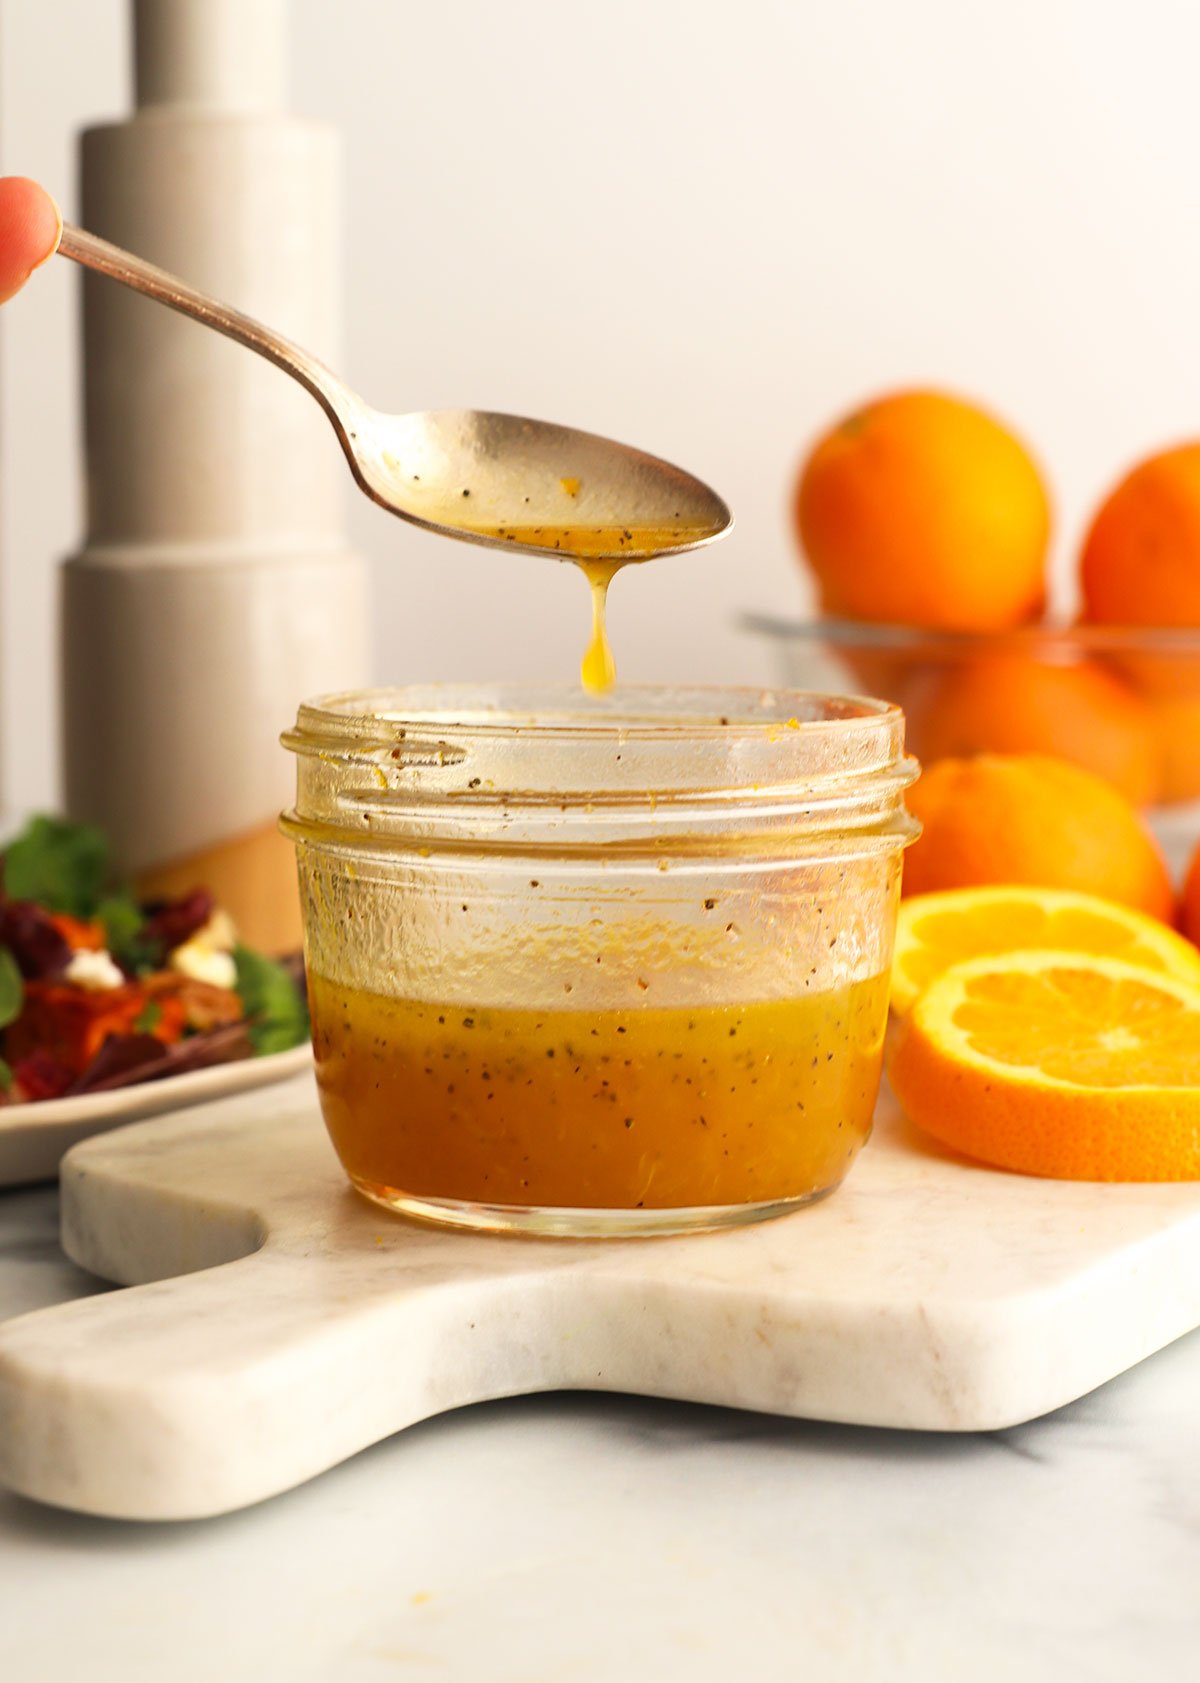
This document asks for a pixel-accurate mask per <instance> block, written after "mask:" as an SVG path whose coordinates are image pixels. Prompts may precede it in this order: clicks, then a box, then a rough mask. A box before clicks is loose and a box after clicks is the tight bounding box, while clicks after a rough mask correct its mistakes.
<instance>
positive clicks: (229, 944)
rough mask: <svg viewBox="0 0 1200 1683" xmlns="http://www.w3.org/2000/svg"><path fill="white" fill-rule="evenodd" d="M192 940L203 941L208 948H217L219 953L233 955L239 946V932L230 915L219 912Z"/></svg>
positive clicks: (216, 912)
mask: <svg viewBox="0 0 1200 1683" xmlns="http://www.w3.org/2000/svg"><path fill="white" fill-rule="evenodd" d="M192 940H193V941H203V942H204V943H205V945H206V946H210V947H215V948H216V950H217V951H218V952H219V953H231V952H232V951H233V949H234V948H235V947H236V946H237V930H236V929H235V928H234V926H233V919H232V918H231V917H230V915H229V913H228V912H223V911H220V910H218V911H215V912H214V913H213V915H212V916H211V917H210V918H209V920H208V922H207V923H206V924H205V925H204V928H203V929H198V930H197V931H196V933H195V934H194V935H193V936H192Z"/></svg>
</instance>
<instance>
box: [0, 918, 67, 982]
mask: <svg viewBox="0 0 1200 1683" xmlns="http://www.w3.org/2000/svg"><path fill="white" fill-rule="evenodd" d="M0 947H7V948H8V950H9V952H10V953H11V954H12V955H13V957H14V958H15V959H16V961H17V968H18V969H19V970H20V972H21V974H22V976H24V978H25V980H26V981H27V982H41V981H45V980H47V979H48V978H49V977H51V976H59V975H61V974H62V972H63V971H64V970H65V969H66V968H67V965H68V964H70V962H71V947H70V944H69V942H68V941H67V939H66V937H65V936H64V935H63V934H62V932H61V931H60V930H58V929H56V928H55V927H54V924H53V923H52V922H51V920H50V917H49V915H48V914H47V913H46V912H44V911H43V910H42V908H41V907H40V906H38V905H35V904H34V902H33V901H32V900H5V901H3V902H2V903H0Z"/></svg>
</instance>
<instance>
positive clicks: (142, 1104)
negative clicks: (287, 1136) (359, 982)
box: [0, 1042, 312, 1187]
mask: <svg viewBox="0 0 1200 1683" xmlns="http://www.w3.org/2000/svg"><path fill="white" fill-rule="evenodd" d="M311 1064H312V1048H311V1047H310V1046H309V1045H308V1044H307V1042H306V1043H305V1044H304V1045H302V1046H293V1047H291V1048H289V1050H288V1051H286V1052H269V1053H267V1054H265V1055H264V1056H262V1057H258V1058H242V1059H240V1060H239V1061H238V1062H237V1063H229V1064H213V1065H211V1066H210V1067H209V1068H207V1069H194V1070H188V1071H186V1072H185V1073H183V1074H180V1075H168V1076H164V1077H163V1079H162V1080H161V1081H147V1082H145V1083H144V1084H142V1085H140V1086H133V1087H118V1088H116V1089H114V1090H113V1091H111V1092H103V1093H78V1094H75V1095H74V1096H73V1097H70V1098H61V1099H44V1100H42V1101H40V1102H39V1103H36V1104H13V1105H6V1106H4V1107H2V1108H0V1187H6V1186H24V1185H28V1184H30V1183H31V1182H34V1181H39V1180H53V1179H54V1177H55V1176H56V1175H57V1174H58V1165H59V1162H60V1161H61V1159H62V1157H63V1155H64V1153H65V1152H67V1151H69V1150H70V1148H71V1147H72V1146H73V1145H78V1144H79V1142H80V1141H81V1140H86V1139H90V1138H91V1137H92V1135H93V1134H103V1133H107V1132H108V1131H109V1130H110V1129H112V1128H120V1127H123V1126H124V1124H125V1123H127V1122H138V1121H141V1120H143V1119H144V1118H147V1117H151V1116H164V1115H166V1114H167V1113H168V1112H170V1111H173V1110H184V1109H186V1108H187V1107H188V1106H189V1105H195V1104H204V1103H207V1102H209V1101H210V1100H215V1099H225V1098H232V1097H233V1096H234V1095H235V1094H237V1093H248V1092H250V1091H251V1090H252V1089H253V1088H255V1087H266V1086H270V1085H271V1084H272V1083H273V1082H276V1081H286V1080H288V1078H289V1077H290V1076H293V1075H299V1074H301V1073H302V1072H303V1071H304V1070H306V1069H308V1068H310V1067H311Z"/></svg>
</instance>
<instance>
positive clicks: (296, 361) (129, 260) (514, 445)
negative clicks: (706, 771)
mask: <svg viewBox="0 0 1200 1683" xmlns="http://www.w3.org/2000/svg"><path fill="white" fill-rule="evenodd" d="M58 249H59V254H60V255H61V256H63V257H69V258H70V259H72V261H74V262H76V263H81V264H83V265H84V266H85V267H86V268H89V269H93V270H95V271H96V272H97V273H98V274H102V275H107V276H108V277H109V278H110V279H112V280H117V281H120V282H122V283H123V284H124V285H125V286H130V287H132V288H133V289H134V290H135V291H137V292H142V293H145V294H146V296H147V297H150V298H154V299H156V300H157V301H158V302H159V303H161V304H166V305H167V306H168V307H169V308H171V309H173V310H178V311H180V312H181V314H183V315H188V316H191V317H192V318H193V319H194V320H196V321H199V322H201V323H203V324H204V326H206V327H211V328H213V329H215V331H216V332H218V333H223V334H224V335H225V336H226V337H227V338H230V339H233V340H236V341H237V343H238V344H241V345H244V346H246V348H247V349H249V350H252V351H254V352H256V353H257V354H258V355H259V356H262V357H265V358H266V359H267V361H268V362H273V363H274V364H275V366H276V367H277V368H282V369H283V371H284V372H285V373H287V374H290V375H291V376H292V378H293V379H294V380H296V381H298V382H299V384H300V385H302V386H303V387H304V388H305V390H306V391H307V392H309V393H310V395H311V396H313V397H315V398H316V400H317V402H318V403H319V404H320V405H321V407H322V409H324V411H325V413H326V415H327V416H328V418H329V420H330V422H331V423H332V425H333V429H334V431H335V433H336V434H337V437H338V440H339V442H340V444H341V446H342V449H343V451H344V452H345V455H346V459H347V461H348V462H349V464H350V469H351V472H352V473H353V474H354V477H355V479H356V480H357V481H358V484H359V486H360V487H361V489H362V490H364V491H365V492H366V493H367V495H368V496H369V497H372V498H373V499H374V500H375V502H377V503H379V504H380V505H381V506H382V507H383V508H386V509H388V510H389V511H390V512H391V513H392V514H398V515H399V516H400V518H401V519H402V520H408V521H411V522H412V523H413V524H414V525H416V526H423V527H424V528H425V529H426V530H427V531H431V532H438V533H440V534H441V535H442V536H444V537H451V538H460V539H464V540H466V541H467V542H469V543H478V544H485V545H488V546H489V547H491V548H495V549H508V550H511V551H516V552H519V553H523V554H529V555H557V556H559V557H561V558H563V559H566V558H571V559H574V560H579V559H582V558H586V559H589V560H596V561H614V562H617V561H620V562H624V561H645V560H648V559H649V558H650V557H651V556H659V555H675V554H679V553H682V552H683V551H685V550H691V549H698V548H699V547H700V546H701V545H703V544H708V543H711V542H712V541H713V540H714V539H715V538H719V537H721V536H722V535H723V534H724V533H725V532H727V531H728V530H729V528H730V526H731V525H732V524H733V516H732V514H731V513H730V511H729V508H728V507H727V505H726V504H725V503H724V502H723V501H722V499H721V498H720V497H718V496H717V494H716V492H715V491H712V490H710V489H709V487H708V486H707V485H705V484H703V483H702V482H701V481H700V480H699V479H696V478H694V477H693V475H691V474H689V473H685V472H684V471H683V469H682V468H678V467H674V466H673V465H672V464H671V463H670V462H664V461H662V460H660V459H659V458H658V457H656V456H650V455H647V454H646V453H645V452H644V451H642V450H636V449H633V448H632V447H631V446H629V445H626V444H618V443H616V442H615V441H614V440H612V439H608V438H602V437H600V436H598V435H597V434H595V433H590V432H582V431H579V430H577V429H576V428H573V427H564V426H557V425H555V424H554V423H552V422H549V421H532V420H528V419H526V418H524V417H523V416H520V415H503V414H496V413H492V412H488V411H486V410H477V409H442V410H430V411H425V412H421V413H415V414H409V415H385V414H383V413H381V412H380V411H379V410H377V409H372V408H371V407H370V405H368V404H366V403H364V402H363V400H362V399H361V398H360V397H359V396H358V395H357V393H355V392H353V391H351V390H350V388H349V387H348V386H346V385H345V384H343V382H342V381H341V380H340V379H338V377H337V376H336V375H335V374H334V373H333V372H332V371H331V370H330V369H328V368H327V367H326V366H325V364H324V363H322V362H320V361H318V359H317V358H316V357H314V356H310V355H309V353H308V352H307V351H305V350H303V349H302V348H301V347H300V346H299V345H296V344H293V342H292V341H291V340H290V339H286V338H284V337H283V335H282V334H278V333H276V332H274V331H273V330H272V329H271V328H269V327H267V326H265V325H264V324H263V323H262V322H259V321H255V320H254V318H253V317H251V316H247V315H244V314H243V313H242V312H241V311H240V310H235V309H233V308H231V307H230V306H229V305H227V304H222V303H220V302H219V301H218V300H217V299H215V298H211V297H209V296H207V295H206V294H205V293H202V292H199V291H197V289H196V288H195V287H193V286H190V285H188V283H187V282H186V281H182V280H179V279H178V278H177V277H176V276H174V275H171V274H168V273H167V272H166V270H164V269H159V268H157V267H156V266H155V265H154V264H152V263H147V262H145V261H143V259H142V258H140V257H135V256H133V255H132V254H131V253H130V252H127V251H122V250H121V248H120V247H119V246H115V245H111V244H110V243H109V242H108V241H107V240H102V239H100V238H98V237H97V236H96V235H95V234H89V233H87V232H85V231H84V230H83V229H82V228H75V227H72V226H71V225H70V224H69V223H68V224H66V225H65V226H64V228H63V233H62V240H61V242H60V244H59V248H58Z"/></svg>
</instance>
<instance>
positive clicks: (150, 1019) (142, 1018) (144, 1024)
mask: <svg viewBox="0 0 1200 1683" xmlns="http://www.w3.org/2000/svg"><path fill="white" fill-rule="evenodd" d="M162 1014H163V1011H162V1006H161V1005H160V1004H159V1003H158V1001H157V999H148V1000H147V1001H146V1003H145V1004H144V1005H143V1006H142V1008H141V1010H140V1011H139V1012H138V1014H137V1016H136V1017H135V1018H134V1019H133V1032H134V1034H153V1033H154V1031H155V1029H156V1028H157V1027H158V1025H159V1023H161V1022H162Z"/></svg>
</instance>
